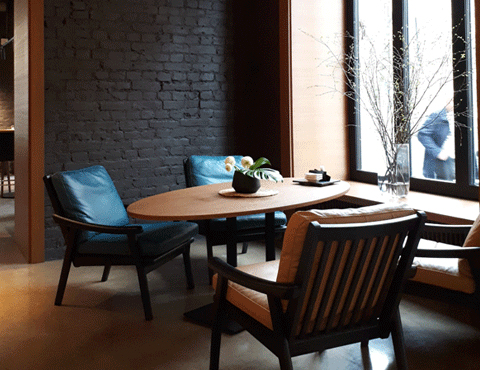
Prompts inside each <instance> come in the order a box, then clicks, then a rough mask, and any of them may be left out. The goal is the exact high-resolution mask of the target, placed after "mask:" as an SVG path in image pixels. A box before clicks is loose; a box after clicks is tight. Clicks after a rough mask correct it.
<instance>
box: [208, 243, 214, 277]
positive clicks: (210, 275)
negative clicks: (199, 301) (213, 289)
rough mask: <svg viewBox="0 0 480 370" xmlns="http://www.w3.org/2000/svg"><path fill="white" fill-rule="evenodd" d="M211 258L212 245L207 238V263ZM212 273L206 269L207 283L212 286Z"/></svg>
mask: <svg viewBox="0 0 480 370" xmlns="http://www.w3.org/2000/svg"><path fill="white" fill-rule="evenodd" d="M211 258H213V245H212V243H211V242H210V240H208V238H207V261H208V260H209V259H211ZM212 278H213V271H212V270H211V269H210V268H208V283H209V284H210V285H212Z"/></svg>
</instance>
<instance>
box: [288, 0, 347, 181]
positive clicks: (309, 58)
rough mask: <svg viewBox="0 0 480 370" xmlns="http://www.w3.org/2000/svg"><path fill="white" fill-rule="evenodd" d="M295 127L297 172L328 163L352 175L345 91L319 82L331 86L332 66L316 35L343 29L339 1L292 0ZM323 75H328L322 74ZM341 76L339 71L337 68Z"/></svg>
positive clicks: (336, 173)
mask: <svg viewBox="0 0 480 370" xmlns="http://www.w3.org/2000/svg"><path fill="white" fill-rule="evenodd" d="M291 4H292V5H291V7H292V10H291V11H292V25H291V29H292V114H293V118H292V127H293V153H294V154H293V168H294V176H297V177H302V176H303V175H304V173H305V172H308V170H310V169H313V168H318V167H319V166H320V165H324V166H325V167H326V169H327V171H328V173H330V174H331V175H332V176H333V177H335V178H340V179H347V178H348V140H347V118H346V101H345V98H344V97H343V95H342V94H340V93H337V94H335V95H330V94H328V95H321V89H319V88H318V87H316V86H318V85H320V86H321V85H330V86H333V83H334V81H333V80H332V78H331V76H330V75H331V73H332V70H331V69H328V67H326V65H324V64H322V63H321V60H322V59H324V58H325V57H326V49H325V47H322V45H321V43H320V42H319V41H317V40H315V38H321V37H323V38H325V39H326V40H329V39H331V41H327V42H329V47H331V48H332V49H333V50H334V51H335V52H341V51H342V50H343V45H342V42H334V38H335V35H342V34H344V32H345V25H344V18H345V17H344V5H343V2H341V1H328V0H292V2H291ZM322 75H326V76H325V77H322ZM336 78H337V79H341V74H339V73H337V75H336Z"/></svg>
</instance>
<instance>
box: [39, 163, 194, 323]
mask: <svg viewBox="0 0 480 370" xmlns="http://www.w3.org/2000/svg"><path fill="white" fill-rule="evenodd" d="M43 180H44V182H45V186H46V188H47V192H48V195H49V197H50V200H51V202H52V206H53V209H54V212H55V213H54V215H53V219H54V220H55V222H56V223H57V224H58V225H59V226H60V228H61V230H62V233H63V237H64V240H65V244H66V250H65V257H64V260H63V266H62V272H61V275H60V281H59V283H58V289H57V295H56V298H55V305H57V306H60V305H61V304H62V300H63V295H64V292H65V287H66V285H67V279H68V274H69V272H70V267H71V265H72V264H73V265H74V266H75V267H79V266H105V269H104V272H103V276H102V280H101V281H106V280H107V279H108V275H109V273H110V267H111V266H113V265H134V266H135V267H136V269H137V275H138V281H139V284H140V293H141V297H142V303H143V308H144V312H145V319H146V320H151V319H152V318H153V314H152V307H151V302H150V293H149V290H148V283H147V273H149V272H150V271H153V270H155V269H156V268H158V267H160V266H161V265H163V264H164V263H166V262H168V261H170V260H172V259H173V258H175V257H177V256H179V255H180V254H182V255H183V260H184V264H185V273H186V277H187V287H188V288H189V289H193V288H194V281H193V275H192V269H191V263H190V244H191V243H192V241H193V238H194V236H195V235H197V233H198V226H197V224H195V223H191V222H157V223H148V224H130V221H129V217H128V215H127V212H126V210H125V206H124V205H123V203H122V201H121V199H120V196H119V195H118V193H117V190H116V189H115V185H114V184H113V181H112V179H111V178H110V176H109V175H108V173H107V171H106V170H105V168H104V167H102V166H92V167H88V168H85V169H81V170H75V171H65V172H57V173H55V174H53V175H47V176H45V177H44V179H43Z"/></svg>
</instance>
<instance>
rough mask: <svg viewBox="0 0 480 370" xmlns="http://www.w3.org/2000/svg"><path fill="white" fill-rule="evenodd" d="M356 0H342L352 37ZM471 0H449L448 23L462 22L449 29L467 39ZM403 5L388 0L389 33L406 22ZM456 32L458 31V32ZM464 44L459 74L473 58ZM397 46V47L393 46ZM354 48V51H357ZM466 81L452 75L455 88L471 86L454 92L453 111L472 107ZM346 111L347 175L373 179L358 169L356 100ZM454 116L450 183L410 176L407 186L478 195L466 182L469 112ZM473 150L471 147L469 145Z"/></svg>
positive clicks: (374, 177)
mask: <svg viewBox="0 0 480 370" xmlns="http://www.w3.org/2000/svg"><path fill="white" fill-rule="evenodd" d="M359 1H360V0H346V6H347V12H346V19H345V20H346V28H347V32H349V34H351V35H354V38H353V39H354V40H357V37H358V32H357V29H356V27H357V25H358V24H359V22H358V14H359V11H358V9H359ZM470 1H473V0H464V1H456V0H451V4H452V24H463V25H464V26H463V27H459V28H458V29H456V30H452V32H456V34H457V35H459V36H460V37H463V38H464V39H465V40H467V41H471V35H470V33H469V32H467V25H469V24H470V23H471V19H472V16H473V14H471V11H470V10H471V7H470V6H469V2H470ZM407 6H408V0H392V22H393V33H395V32H398V31H400V30H405V29H407V28H406V27H404V26H405V25H406V22H407V14H408V13H407ZM459 33H460V34H459ZM348 42H355V41H348V40H347V45H346V46H345V47H346V50H349V47H350V46H351V45H348ZM468 45H470V47H469V48H468V49H467V50H465V54H466V56H467V57H466V63H462V65H461V67H462V69H460V70H459V71H458V73H459V74H462V73H464V72H465V71H467V70H469V71H471V70H472V68H473V58H472V53H473V50H472V42H469V43H468ZM354 47H355V50H357V46H356V45H354ZM453 47H454V49H453V52H454V55H455V53H458V52H459V51H461V49H465V48H461V46H459V45H458V43H455V44H453ZM397 49H398V48H397ZM357 52H358V51H357ZM466 78H467V81H465V80H461V79H456V80H455V85H454V88H455V89H456V90H458V87H459V86H461V85H462V84H463V83H467V85H468V86H471V88H467V89H465V90H464V91H461V92H459V93H457V94H456V95H455V100H454V104H455V106H458V107H459V109H458V110H457V111H460V112H463V111H465V110H466V108H467V104H468V103H467V102H471V104H472V107H473V108H472V109H476V102H475V101H474V100H473V96H472V95H473V94H472V88H475V83H474V81H473V79H472V74H471V73H469V74H468V77H466ZM347 104H348V105H347V114H348V122H349V143H350V155H349V157H350V158H349V159H350V161H349V162H350V178H351V179H352V180H354V181H359V182H366V183H372V184H376V183H377V174H376V173H373V172H368V171H362V170H360V169H358V167H359V163H361V162H360V159H361V152H360V151H361V148H360V145H359V143H358V140H357V137H358V135H359V131H360V130H357V126H356V123H357V122H359V120H360V114H359V109H356V108H357V105H358V102H356V101H352V100H350V99H348V103H347ZM455 120H456V121H458V122H459V123H460V124H461V126H460V127H456V129H455V130H456V131H455V156H456V160H455V171H456V179H455V182H454V183H450V182H444V181H438V180H428V179H421V178H414V177H411V179H410V190H414V191H420V192H425V193H431V194H439V195H446V196H453V197H457V198H463V199H474V200H477V199H478V194H479V187H478V185H470V183H474V179H473V178H472V179H470V174H472V176H474V175H473V174H474V169H475V167H474V166H475V163H474V162H475V158H470V157H471V156H469V151H470V150H471V149H470V148H471V145H474V141H473V139H472V135H473V128H474V124H473V115H470V117H465V116H462V115H460V114H458V113H456V114H455ZM473 149H474V152H476V150H475V149H477V150H478V148H473Z"/></svg>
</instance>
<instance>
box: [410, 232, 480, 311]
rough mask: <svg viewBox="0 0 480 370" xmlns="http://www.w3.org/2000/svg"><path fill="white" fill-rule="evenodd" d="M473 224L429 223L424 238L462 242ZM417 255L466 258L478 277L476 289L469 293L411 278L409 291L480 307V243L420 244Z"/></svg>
mask: <svg viewBox="0 0 480 370" xmlns="http://www.w3.org/2000/svg"><path fill="white" fill-rule="evenodd" d="M471 228H472V225H443V224H432V223H426V224H425V227H424V230H423V233H422V239H426V240H433V241H436V242H440V243H445V244H451V245H454V246H458V247H460V246H462V245H463V243H464V242H465V239H466V237H467V235H468V233H469V232H470V230H471ZM415 257H428V258H465V259H466V260H467V261H468V264H469V266H470V270H471V272H472V276H473V278H474V280H475V286H476V288H475V292H474V294H472V295H470V294H467V293H463V292H457V291H452V290H449V289H445V288H440V287H436V286H432V285H428V284H424V283H420V282H416V281H409V282H408V284H407V289H406V292H407V293H412V294H415V295H420V296H425V297H428V298H433V299H442V300H446V301H450V302H464V303H465V304H466V305H467V306H472V307H474V308H477V309H478V308H480V246H478V247H464V248H461V249H459V248H442V249H433V248H418V249H417V252H416V254H415Z"/></svg>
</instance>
